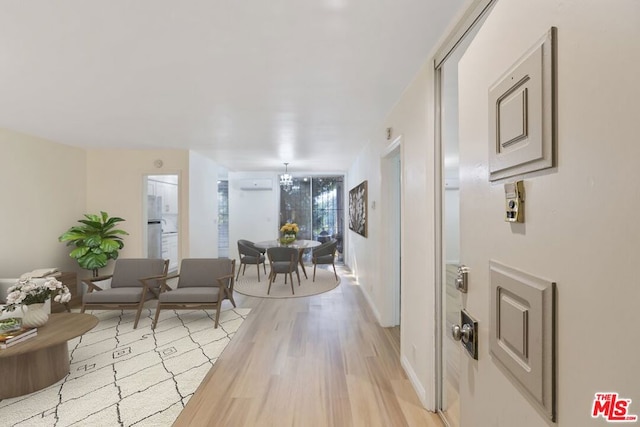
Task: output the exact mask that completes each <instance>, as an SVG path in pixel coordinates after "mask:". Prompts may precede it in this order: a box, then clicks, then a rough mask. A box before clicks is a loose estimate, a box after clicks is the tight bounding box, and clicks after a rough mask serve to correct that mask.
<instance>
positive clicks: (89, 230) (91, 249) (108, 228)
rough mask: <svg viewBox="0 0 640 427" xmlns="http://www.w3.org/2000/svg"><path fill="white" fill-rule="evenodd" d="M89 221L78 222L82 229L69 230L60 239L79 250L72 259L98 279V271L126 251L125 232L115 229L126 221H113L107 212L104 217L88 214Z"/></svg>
mask: <svg viewBox="0 0 640 427" xmlns="http://www.w3.org/2000/svg"><path fill="white" fill-rule="evenodd" d="M84 216H85V219H80V220H78V222H79V223H81V224H82V225H76V226H74V227H71V228H70V229H68V230H67V231H66V232H65V233H64V234H62V235H61V236H60V237H58V240H59V241H60V242H67V246H75V249H73V250H72V251H71V253H69V256H70V257H71V258H74V259H76V260H77V261H78V264H79V265H80V267H82V268H84V269H85V270H91V271H92V273H93V277H97V276H98V269H100V268H103V267H105V266H106V265H107V263H108V262H109V260H110V259H117V258H118V251H120V249H122V248H123V247H124V242H123V241H122V236H123V235H128V234H129V233H127V232H126V231H124V230H120V229H118V228H115V227H116V225H117V224H118V223H119V222H122V221H124V219H122V218H119V217H115V216H114V217H111V218H109V214H107V213H106V212H102V211H101V212H100V215H95V214H85V215H84Z"/></svg>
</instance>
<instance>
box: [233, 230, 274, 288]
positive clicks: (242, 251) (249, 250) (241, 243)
mask: <svg viewBox="0 0 640 427" xmlns="http://www.w3.org/2000/svg"><path fill="white" fill-rule="evenodd" d="M264 252H265V250H264V249H259V248H256V247H255V245H254V243H253V242H251V241H249V240H238V256H239V257H240V267H238V276H237V277H236V280H238V278H239V277H240V270H241V269H242V275H243V276H244V272H245V270H246V269H247V264H251V265H253V264H255V266H256V268H257V269H258V282H259V281H260V264H262V269H263V270H264V274H267V267H266V265H265V261H266V257H265V255H264Z"/></svg>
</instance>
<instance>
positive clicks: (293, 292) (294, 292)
mask: <svg viewBox="0 0 640 427" xmlns="http://www.w3.org/2000/svg"><path fill="white" fill-rule="evenodd" d="M284 277H287V275H286V274H285V275H284ZM289 277H290V278H291V293H292V294H293V295H295V294H296V291H294V290H293V273H291V272H289ZM298 277H300V276H298ZM285 283H286V281H285Z"/></svg>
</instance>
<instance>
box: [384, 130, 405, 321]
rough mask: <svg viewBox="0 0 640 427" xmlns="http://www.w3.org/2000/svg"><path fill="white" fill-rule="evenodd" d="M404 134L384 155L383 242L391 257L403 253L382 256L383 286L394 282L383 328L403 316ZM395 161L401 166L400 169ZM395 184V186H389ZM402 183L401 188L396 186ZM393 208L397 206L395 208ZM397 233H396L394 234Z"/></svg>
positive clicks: (388, 293)
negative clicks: (392, 207) (386, 244)
mask: <svg viewBox="0 0 640 427" xmlns="http://www.w3.org/2000/svg"><path fill="white" fill-rule="evenodd" d="M402 147H403V144H402V135H399V136H397V137H396V138H395V139H394V140H393V141H392V142H391V144H389V146H388V147H387V148H386V149H385V150H384V151H383V153H382V155H381V156H380V170H381V175H382V176H381V180H380V181H381V182H380V184H381V192H380V193H381V200H380V202H381V203H380V206H381V208H382V212H381V218H380V221H381V223H382V227H381V230H382V233H383V234H386V235H383V236H382V239H381V240H382V241H383V242H388V243H389V244H388V246H387V251H388V253H389V254H399V255H400V256H398V257H395V256H385V254H381V261H382V262H381V263H380V267H381V270H380V271H381V277H382V278H383V283H390V284H393V286H389V289H388V292H387V296H388V298H389V301H391V306H390V307H388V312H387V313H385V315H384V317H385V318H387V320H386V321H385V319H381V320H382V321H383V322H382V323H383V326H385V327H388V326H397V325H400V320H401V317H402V313H401V289H402V261H401V256H402V241H401V238H402V237H401V236H402V206H403V204H402V200H403V197H402V158H403V150H402ZM395 159H398V161H399V165H398V166H396V164H395ZM391 182H393V185H389V183H391ZM396 183H397V184H398V185H397V186H396V185H395V184H396ZM390 206H397V207H398V208H397V209H391V208H389V207H390ZM394 232H395V233H394Z"/></svg>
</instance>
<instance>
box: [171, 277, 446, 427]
mask: <svg viewBox="0 0 640 427" xmlns="http://www.w3.org/2000/svg"><path fill="white" fill-rule="evenodd" d="M339 274H340V275H341V277H342V282H341V284H340V286H338V287H337V288H336V289H334V290H333V291H330V292H327V293H324V294H321V295H315V296H311V297H305V298H287V299H261V298H252V297H244V296H242V295H237V297H236V298H235V299H236V303H237V304H238V306H239V307H250V308H252V312H251V314H250V315H249V318H248V319H247V320H245V322H244V323H243V325H242V327H241V328H240V330H239V331H238V332H237V333H236V336H235V337H234V338H233V340H232V341H231V343H230V344H229V345H228V346H227V348H226V349H225V351H224V353H223V354H222V356H221V357H220V358H219V359H218V361H217V362H216V364H215V365H214V367H213V368H212V369H211V371H210V372H209V373H208V374H207V376H206V377H205V379H204V380H203V382H202V384H201V385H200V387H199V388H198V390H197V391H196V393H195V394H194V396H193V397H192V398H191V400H190V401H189V403H188V404H187V406H186V407H185V409H184V410H183V411H182V413H181V414H180V416H179V417H178V419H177V420H176V422H175V423H174V426H177V427H181V426H233V427H240V426H247V427H249V426H251V427H254V426H278V427H285V426H304V427H307V426H309V427H315V426H318V427H324V426H340V427H342V426H345V427H346V426H367V427H374V426H380V427H389V426H393V427H396V426H426V427H440V426H442V423H441V421H440V419H439V417H438V416H437V415H436V414H433V413H430V412H428V411H426V410H425V409H424V408H422V405H421V404H420V402H419V400H418V398H417V396H416V394H415V392H414V391H413V388H412V386H411V384H410V383H409V380H408V379H407V377H406V375H405V373H404V371H403V370H402V367H401V366H400V357H399V354H398V348H399V343H398V342H397V340H398V339H399V334H398V331H397V330H396V331H392V330H386V329H384V328H381V327H380V326H378V324H377V322H376V319H375V317H374V316H373V314H372V313H371V310H370V309H369V307H368V304H367V303H366V300H365V299H364V296H363V295H362V292H361V291H360V289H359V288H358V286H357V285H355V284H354V283H353V282H352V281H351V280H350V279H349V272H348V271H346V270H343V269H341V270H340V271H339ZM265 286H266V282H265ZM302 286H313V283H312V282H311V281H310V280H305V281H304V283H303V284H302ZM394 341H395V342H394Z"/></svg>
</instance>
